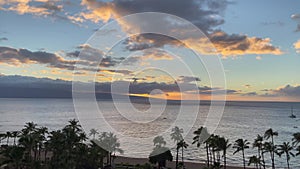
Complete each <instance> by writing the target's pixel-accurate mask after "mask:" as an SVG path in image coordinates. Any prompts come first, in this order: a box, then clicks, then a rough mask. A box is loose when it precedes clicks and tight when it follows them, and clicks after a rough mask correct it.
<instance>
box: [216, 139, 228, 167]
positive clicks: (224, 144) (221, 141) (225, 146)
mask: <svg viewBox="0 0 300 169" xmlns="http://www.w3.org/2000/svg"><path fill="white" fill-rule="evenodd" d="M230 146H231V144H230V143H229V140H228V139H225V138H224V137H220V139H219V148H220V149H221V150H222V151H223V159H224V169H226V153H227V149H228V148H229V147H230Z"/></svg>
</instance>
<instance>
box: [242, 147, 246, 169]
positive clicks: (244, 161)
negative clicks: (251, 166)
mask: <svg viewBox="0 0 300 169" xmlns="http://www.w3.org/2000/svg"><path fill="white" fill-rule="evenodd" d="M242 153H243V163H244V169H246V161H245V152H244V150H242Z"/></svg>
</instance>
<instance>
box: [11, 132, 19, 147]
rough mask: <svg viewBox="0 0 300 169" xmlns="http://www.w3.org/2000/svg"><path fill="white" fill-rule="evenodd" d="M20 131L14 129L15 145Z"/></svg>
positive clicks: (12, 134)
mask: <svg viewBox="0 0 300 169" xmlns="http://www.w3.org/2000/svg"><path fill="white" fill-rule="evenodd" d="M18 135H19V132H18V131H13V132H12V133H11V136H12V137H13V138H14V145H16V138H17V137H18Z"/></svg>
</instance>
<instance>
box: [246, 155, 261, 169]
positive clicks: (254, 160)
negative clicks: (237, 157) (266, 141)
mask: <svg viewBox="0 0 300 169" xmlns="http://www.w3.org/2000/svg"><path fill="white" fill-rule="evenodd" d="M251 164H254V166H255V168H256V169H258V165H259V164H260V158H259V157H257V156H255V155H254V156H252V157H250V158H249V163H248V166H250V165H251Z"/></svg>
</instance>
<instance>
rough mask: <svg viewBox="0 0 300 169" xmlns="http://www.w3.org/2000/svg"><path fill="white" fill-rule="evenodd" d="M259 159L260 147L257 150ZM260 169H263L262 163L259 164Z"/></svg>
mask: <svg viewBox="0 0 300 169" xmlns="http://www.w3.org/2000/svg"><path fill="white" fill-rule="evenodd" d="M257 153H258V158H259V159H260V147H259V146H258V148H257ZM259 169H261V163H259Z"/></svg>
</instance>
